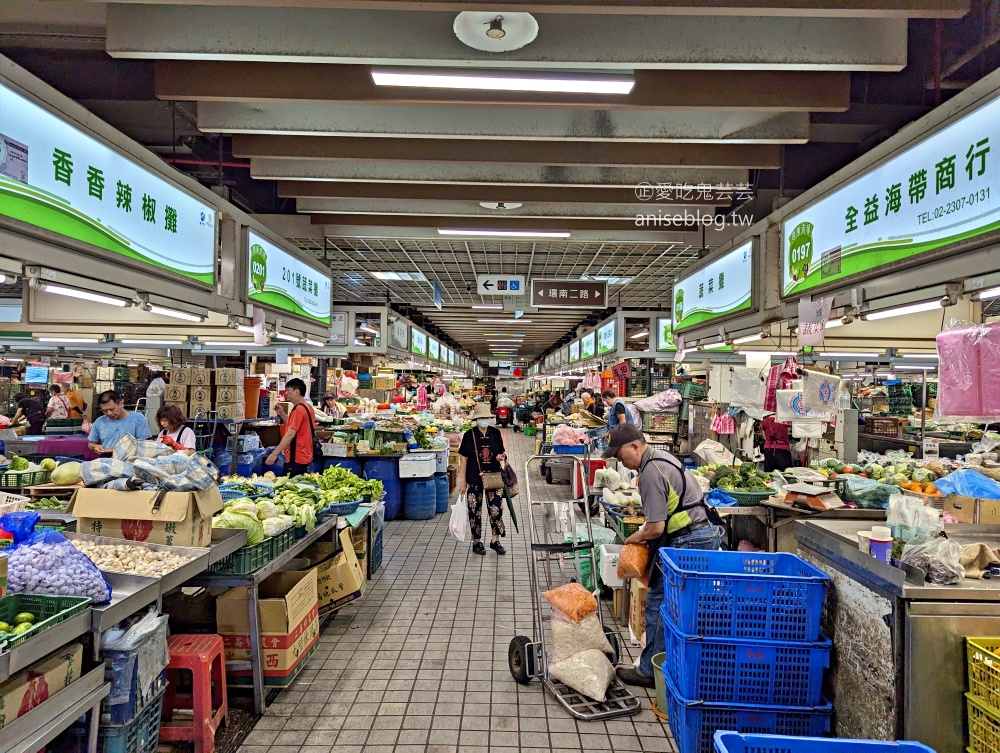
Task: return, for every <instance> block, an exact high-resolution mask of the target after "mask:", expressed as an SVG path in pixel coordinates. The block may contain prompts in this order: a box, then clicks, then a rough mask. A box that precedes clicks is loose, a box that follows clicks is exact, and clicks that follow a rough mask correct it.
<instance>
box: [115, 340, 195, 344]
mask: <svg viewBox="0 0 1000 753" xmlns="http://www.w3.org/2000/svg"><path fill="white" fill-rule="evenodd" d="M118 342H119V343H121V344H122V345H183V344H184V342H183V341H182V340H119V341H118Z"/></svg>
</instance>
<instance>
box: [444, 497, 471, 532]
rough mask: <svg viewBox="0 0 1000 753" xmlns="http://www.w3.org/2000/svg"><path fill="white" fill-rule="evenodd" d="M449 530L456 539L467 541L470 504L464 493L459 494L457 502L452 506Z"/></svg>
mask: <svg viewBox="0 0 1000 753" xmlns="http://www.w3.org/2000/svg"><path fill="white" fill-rule="evenodd" d="M448 530H449V531H450V532H451V535H452V537H453V538H454V539H455V541H465V532H466V531H468V530H469V505H468V504H467V502H466V499H465V495H464V494H459V495H458V498H457V499H456V500H455V504H453V505H452V506H451V520H450V521H449V523H448Z"/></svg>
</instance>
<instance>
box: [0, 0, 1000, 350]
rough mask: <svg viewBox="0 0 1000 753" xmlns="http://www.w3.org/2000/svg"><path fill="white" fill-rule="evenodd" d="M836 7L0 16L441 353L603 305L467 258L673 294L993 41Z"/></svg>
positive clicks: (347, 299)
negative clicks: (570, 305)
mask: <svg viewBox="0 0 1000 753" xmlns="http://www.w3.org/2000/svg"><path fill="white" fill-rule="evenodd" d="M849 5H850V7H849V8H845V7H843V6H844V4H843V3H840V2H834V1H833V0H822V1H820V2H813V3H801V2H797V1H796V0H773V1H772V2H766V3H762V2H759V1H758V0H729V1H728V2H713V3H706V2H701V1H699V0H660V1H658V2H645V1H643V2H640V1H639V0H605V1H603V2H602V1H600V0H573V1H572V2H558V3H551V4H550V3H544V2H536V1H535V0H515V1H514V2H507V3H503V8H502V10H503V11H504V13H505V14H506V18H501V20H500V21H499V22H497V20H496V19H497V17H498V16H503V15H504V13H499V14H498V13H497V12H494V10H495V9H492V8H487V7H484V6H483V5H482V4H480V3H473V2H470V1H469V0H433V1H432V2H423V3H399V2H395V1H393V0H321V2H314V3H293V4H289V3H285V2H281V1H280V0H253V1H252V2H251V0H235V2H227V3H222V4H215V3H213V2H211V0H180V2H176V3H169V4H154V3H148V2H138V1H137V2H129V1H128V0H126V1H125V2H121V3H107V4H106V3H102V2H88V3H72V4H66V3H38V2H33V1H31V0H10V1H9V2H7V3H5V6H4V13H3V14H2V18H0V35H2V37H3V40H4V41H3V48H2V52H3V54H4V55H6V56H8V57H9V58H10V59H12V60H13V61H14V62H16V63H17V64H19V65H21V66H24V67H25V68H27V69H28V70H29V71H30V72H32V73H34V74H35V75H37V76H39V77H40V78H41V79H42V80H43V81H45V82H47V83H50V84H52V85H53V86H55V87H57V88H58V89H60V90H61V91H62V92H64V93H66V94H67V95H68V96H70V97H72V98H74V99H76V100H78V101H80V102H81V103H82V104H84V105H85V106H86V107H87V108H89V109H90V110H91V111H92V112H93V113H94V114H95V115H96V116H97V117H99V118H101V119H104V120H106V121H108V122H109V123H110V124H111V125H113V126H115V127H117V128H119V129H121V130H122V131H124V132H125V133H126V134H128V135H129V136H131V137H133V138H135V139H136V140H138V141H139V142H141V143H142V144H145V145H147V146H149V147H150V148H152V149H153V150H154V151H156V152H158V153H159V154H161V155H162V156H163V158H164V159H165V160H167V161H168V162H170V163H171V164H173V165H174V166H175V167H177V169H179V170H183V171H184V172H186V173H188V174H190V175H192V176H194V177H195V178H197V179H198V180H200V181H201V182H202V183H204V184H205V185H211V186H215V187H217V189H216V190H218V191H219V192H221V193H223V194H224V195H225V196H226V197H227V198H229V199H230V200H231V201H232V202H234V203H235V204H237V205H238V206H240V207H241V208H243V209H245V210H246V211H248V212H250V213H252V214H253V215H254V216H255V218H256V219H258V220H260V221H261V222H263V223H264V224H265V225H266V226H267V227H269V228H270V229H271V230H273V231H274V232H275V233H277V234H278V235H279V236H281V237H283V238H285V239H286V240H288V241H290V242H291V243H292V244H294V245H295V246H297V247H298V248H299V249H301V250H304V251H307V252H309V253H310V254H312V255H313V256H314V257H315V258H316V259H317V260H319V261H321V262H322V263H323V264H327V265H329V267H330V269H331V275H332V297H333V301H334V303H335V304H336V303H349V304H361V303H369V304H380V303H384V302H385V301H386V299H387V297H388V299H389V300H390V302H391V303H392V304H393V305H394V306H398V307H404V306H405V307H406V310H405V314H406V316H408V317H410V318H411V319H413V320H414V321H415V322H416V323H417V324H418V325H420V326H423V327H425V328H426V329H428V330H429V331H430V332H431V334H432V335H434V336H435V338H436V339H438V340H440V341H442V342H448V343H450V344H452V345H455V346H457V347H458V348H459V349H460V351H467V352H469V353H470V354H472V355H473V356H475V357H476V358H478V359H480V360H484V361H485V360H488V359H490V357H491V352H490V348H491V345H490V341H489V337H501V336H503V337H508V336H510V339H514V340H520V342H519V343H513V345H516V348H515V351H516V356H517V357H518V358H523V359H525V360H526V361H527V362H529V363H530V362H531V361H532V360H534V359H537V358H538V357H539V356H541V355H546V354H548V353H549V352H551V351H552V349H554V348H558V347H562V346H565V345H567V344H568V342H569V340H570V339H573V337H572V336H570V332H571V331H573V332H574V333H575V331H576V330H577V329H578V328H579V327H580V326H581V325H586V326H588V327H589V326H593V325H594V324H597V323H598V322H599V321H601V320H602V319H604V318H606V312H605V310H604V308H603V307H598V308H599V309H600V310H594V311H588V310H581V309H566V310H562V311H560V310H559V309H543V310H540V311H537V312H536V311H532V310H530V308H529V306H528V301H527V300H526V299H525V298H523V297H518V296H494V295H490V296H480V295H478V294H477V292H476V291H477V288H476V282H477V280H476V277H477V275H480V274H488V273H493V274H495V273H498V272H504V273H509V274H518V275H524V276H525V277H526V278H527V279H529V280H530V279H532V278H534V279H541V278H557V279H581V278H582V279H593V280H606V281H607V282H608V284H609V290H608V293H609V295H608V301H607V302H606V303H605V304H603V306H604V307H608V308H610V307H625V308H633V309H656V308H663V309H664V310H667V309H669V308H670V307H669V301H668V291H669V290H670V289H671V286H672V284H673V281H674V278H676V277H677V276H678V275H679V274H680V273H682V272H683V270H684V269H685V268H686V267H687V266H688V265H690V264H691V263H692V262H694V261H695V260H697V259H698V258H699V257H700V256H702V255H704V254H705V253H707V252H711V251H712V250H714V249H716V248H718V247H720V246H722V245H723V244H725V243H727V242H729V241H730V240H732V238H733V237H735V236H736V235H738V234H739V233H740V232H741V231H742V230H744V229H746V227H748V226H749V225H750V224H751V223H752V222H753V221H755V220H757V219H760V218H761V217H763V216H765V215H766V214H767V213H768V212H769V211H770V210H771V208H772V202H773V200H774V198H775V197H776V196H778V195H779V194H780V195H782V196H794V195H796V194H798V193H800V192H802V191H803V190H805V189H808V188H809V187H811V186H813V185H815V184H816V183H817V182H818V181H820V180H821V179H823V178H824V177H826V176H827V175H829V174H830V173H832V172H834V171H835V170H836V169H838V168H840V167H842V166H843V165H845V164H847V163H849V162H850V161H851V160H853V159H855V158H856V157H858V156H860V155H861V154H863V153H864V152H865V151H867V150H868V149H870V148H871V147H872V146H873V145H875V144H877V143H878V142H879V141H881V140H883V139H884V138H885V137H886V136H888V135H890V134H892V133H894V132H895V131H897V130H898V129H899V128H900V127H901V126H902V125H904V124H906V123H908V122H911V121H913V120H914V119H916V118H919V117H920V116H922V115H923V114H925V113H926V112H928V111H929V109H931V108H932V107H933V106H934V105H935V104H938V103H940V102H941V101H944V100H947V99H948V98H949V97H950V96H951V95H952V94H953V93H954V92H955V91H957V90H959V89H961V88H964V87H966V86H967V85H968V84H969V83H970V82H973V81H975V80H978V79H979V78H981V77H982V76H983V75H984V74H986V73H988V72H990V71H991V70H993V69H995V68H996V67H997V65H998V63H1000V57H998V55H997V54H996V48H995V46H993V47H991V46H990V44H989V42H990V41H991V40H995V39H996V34H997V29H998V28H1000V11H998V10H997V7H996V4H995V3H993V2H990V0H914V1H913V2H907V3H899V2H891V3H887V2H884V0H859V2H853V3H850V4H849ZM463 11H466V12H467V13H464V14H463V15H462V17H461V18H459V14H460V13H462V12H463ZM528 14H531V15H528ZM479 16H482V18H479ZM480 22H481V23H480ZM279 27H280V28H281V29H282V30H283V32H282V33H281V34H271V35H264V36H262V35H261V34H260V29H262V28H279ZM40 30H43V31H40ZM935 30H937V31H938V32H939V33H937V34H936V33H935ZM790 39H794V40H795V43H794V44H789V40H790ZM935 70H936V71H937V74H935ZM376 273H377V275H376ZM435 283H438V284H439V285H440V296H439V298H440V306H436V305H435V301H434V299H435ZM0 292H2V291H0ZM473 305H480V306H494V307H496V308H495V310H494V311H493V312H492V314H490V316H489V317H484V316H483V314H484V313H489V312H488V311H485V312H484V311H483V310H481V309H480V310H473V308H472V306H473ZM516 311H522V312H525V316H524V317H523V319H524V320H530V323H527V322H525V323H522V324H516V323H515V312H516ZM529 312H530V316H529V315H528V314H529ZM494 315H495V316H494ZM482 318H490V319H498V320H501V321H500V322H497V323H494V322H490V323H489V326H488V328H487V329H485V330H484V324H485V323H483V322H480V321H479V319H482ZM508 321H509V322H510V323H509V324H508ZM484 332H486V333H495V334H490V335H489V337H484V336H483V335H484ZM517 335H523V337H519V336H517ZM505 344H506V345H511V343H505Z"/></svg>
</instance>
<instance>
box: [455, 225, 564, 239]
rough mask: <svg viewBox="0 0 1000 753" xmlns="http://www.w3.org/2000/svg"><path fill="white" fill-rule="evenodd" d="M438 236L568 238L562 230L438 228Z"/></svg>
mask: <svg viewBox="0 0 1000 753" xmlns="http://www.w3.org/2000/svg"><path fill="white" fill-rule="evenodd" d="M438 235H465V236H472V237H476V238H481V237H487V238H569V235H570V234H569V232H568V231H562V230H463V229H460V228H444V227H439V228H438Z"/></svg>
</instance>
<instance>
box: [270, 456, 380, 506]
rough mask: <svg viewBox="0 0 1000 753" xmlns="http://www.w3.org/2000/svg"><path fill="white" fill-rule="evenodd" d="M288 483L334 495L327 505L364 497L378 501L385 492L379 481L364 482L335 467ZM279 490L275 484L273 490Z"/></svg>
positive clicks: (353, 474)
mask: <svg viewBox="0 0 1000 753" xmlns="http://www.w3.org/2000/svg"><path fill="white" fill-rule="evenodd" d="M289 481H291V482H296V481H301V482H304V483H307V484H315V485H316V486H317V487H319V489H321V490H322V491H332V492H334V495H332V497H330V499H332V502H330V503H328V504H337V503H340V502H353V501H354V500H356V499H363V498H364V497H371V498H372V499H378V498H379V497H381V496H382V492H383V491H384V490H385V487H383V485H382V482H381V481H378V480H375V481H366V480H365V479H363V478H361V477H360V476H358V475H357V474H355V473H352V472H351V471H349V470H347V469H346V468H341V467H339V466H335V465H331V466H330V467H329V468H326V469H325V470H324V471H323V472H322V473H307V474H305V475H303V476H296V477H295V478H292V479H289ZM281 488H282V484H275V490H278V489H281Z"/></svg>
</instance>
